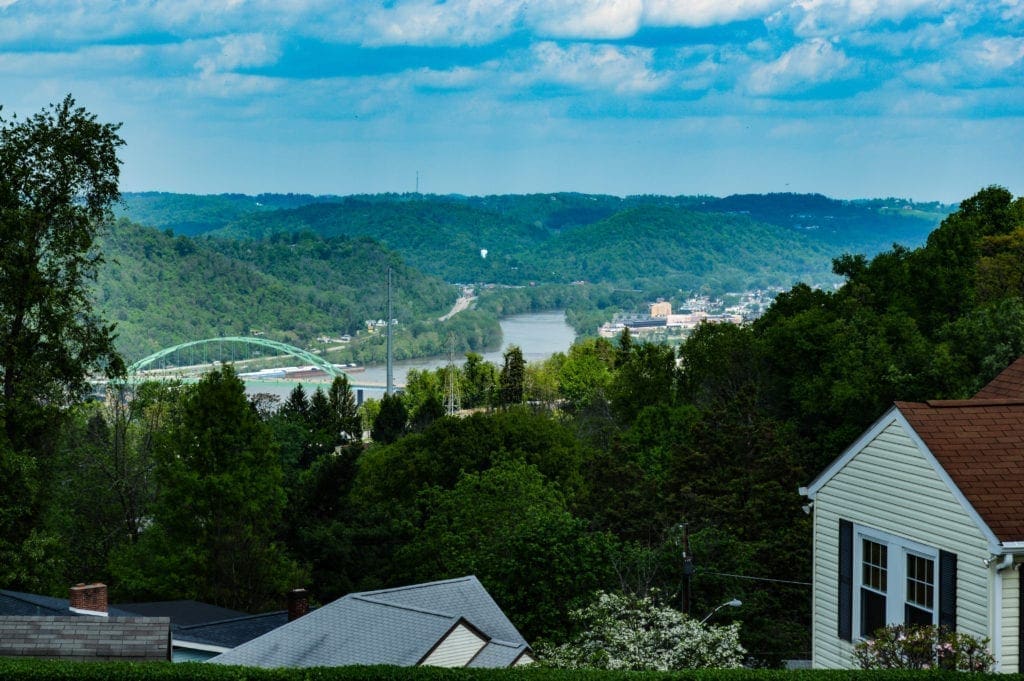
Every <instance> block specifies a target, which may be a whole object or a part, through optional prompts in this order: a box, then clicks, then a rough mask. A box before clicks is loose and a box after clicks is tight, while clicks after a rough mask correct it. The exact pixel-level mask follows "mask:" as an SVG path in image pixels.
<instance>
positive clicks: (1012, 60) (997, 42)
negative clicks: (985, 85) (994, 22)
mask: <svg viewBox="0 0 1024 681" xmlns="http://www.w3.org/2000/svg"><path fill="white" fill-rule="evenodd" d="M975 56H976V57H977V59H978V61H980V62H981V63H982V64H984V65H986V66H989V67H991V68H993V69H999V70H1004V69H1008V68H1010V67H1012V66H1016V65H1017V64H1019V63H1020V62H1021V61H1022V60H1024V38H1011V37H1009V36H1006V37H1002V38H985V39H984V40H982V41H981V44H980V45H979V47H978V49H977V50H976V51H975Z"/></svg>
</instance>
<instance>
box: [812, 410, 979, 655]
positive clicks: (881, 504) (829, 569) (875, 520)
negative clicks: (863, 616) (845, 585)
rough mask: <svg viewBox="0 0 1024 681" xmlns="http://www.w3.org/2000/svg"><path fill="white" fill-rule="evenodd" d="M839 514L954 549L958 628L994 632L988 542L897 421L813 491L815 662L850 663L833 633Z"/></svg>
mask: <svg viewBox="0 0 1024 681" xmlns="http://www.w3.org/2000/svg"><path fill="white" fill-rule="evenodd" d="M840 518H843V519H845V520H849V521H851V522H853V523H854V524H855V525H864V526H868V527H871V528H875V529H878V530H882V531H883V532H888V533H890V534H893V535H897V536H899V537H903V538H906V539H910V540H913V541H916V542H919V543H921V544H925V545H927V546H931V547H934V548H938V549H944V550H946V551H952V552H954V553H956V554H957V557H958V560H957V629H958V630H959V631H963V632H966V633H969V634H974V635H978V636H991V627H990V623H989V615H988V613H989V608H988V604H989V602H990V593H991V591H992V584H991V575H990V573H989V570H988V569H987V568H985V567H984V564H983V563H982V561H983V560H984V559H986V558H988V556H989V554H988V542H987V541H986V539H985V537H984V535H982V533H981V531H980V530H979V529H978V527H977V526H976V525H975V523H974V521H973V520H972V518H971V517H970V516H968V515H967V514H966V513H965V512H964V510H963V508H962V507H961V505H960V503H959V502H958V501H957V499H956V497H954V495H953V494H952V492H951V491H950V490H949V488H948V487H947V486H946V484H945V483H944V482H943V481H942V479H941V478H940V477H939V475H938V474H937V473H936V471H935V469H934V468H933V467H932V465H931V464H930V462H929V460H928V459H927V458H926V456H925V455H924V454H922V453H921V452H920V451H918V449H917V446H916V445H915V443H914V440H913V439H911V437H910V436H909V435H908V433H907V432H906V431H905V430H904V429H903V427H902V425H900V423H899V422H898V421H895V422H893V423H890V424H889V425H888V426H886V427H885V428H883V429H882V430H881V431H880V432H879V434H878V435H877V436H876V437H875V438H874V439H873V440H872V441H870V442H868V443H867V444H866V445H865V446H864V447H863V448H862V449H861V451H860V452H859V453H858V454H857V455H856V456H854V457H853V458H852V459H850V460H849V461H848V462H847V464H846V465H845V466H844V467H843V469H842V470H840V471H839V472H837V473H836V474H834V475H833V476H832V478H831V479H830V480H828V481H827V482H826V483H825V484H824V485H823V486H822V487H821V488H820V489H819V490H818V491H817V494H816V496H815V500H814V548H815V563H814V576H813V579H814V589H813V593H814V595H813V604H812V607H813V613H814V619H813V622H814V624H813V629H812V656H813V662H814V666H815V667H818V668H849V667H853V666H854V661H853V648H852V646H851V645H850V644H849V643H847V642H846V641H842V640H840V639H839V636H838V610H839V607H838V605H839V597H838V591H839V585H838V582H839V576H838V575H839V566H838V554H839V519H840ZM857 569H858V568H857V567H856V566H855V567H854V570H857ZM854 598H856V595H855V596H854Z"/></svg>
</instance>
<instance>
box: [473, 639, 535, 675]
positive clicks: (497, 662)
mask: <svg viewBox="0 0 1024 681" xmlns="http://www.w3.org/2000/svg"><path fill="white" fill-rule="evenodd" d="M528 649H529V646H528V645H526V643H519V644H515V643H505V642H503V641H491V642H489V643H488V644H487V645H485V646H484V649H483V650H481V651H480V652H479V653H477V654H476V657H474V658H473V659H472V660H470V661H469V664H467V665H466V666H467V667H490V668H501V667H510V666H512V665H513V664H515V662H516V660H518V659H519V657H520V656H521V655H522V654H523V653H524V652H526V651H527V650H528Z"/></svg>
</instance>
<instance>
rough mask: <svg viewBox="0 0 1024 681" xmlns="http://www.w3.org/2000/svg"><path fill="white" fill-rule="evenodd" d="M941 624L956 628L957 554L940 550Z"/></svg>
mask: <svg viewBox="0 0 1024 681" xmlns="http://www.w3.org/2000/svg"><path fill="white" fill-rule="evenodd" d="M939 626H941V627H948V628H950V629H956V554H955V553H950V552H949V551H939Z"/></svg>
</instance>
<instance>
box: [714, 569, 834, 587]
mask: <svg viewBox="0 0 1024 681" xmlns="http://www.w3.org/2000/svg"><path fill="white" fill-rule="evenodd" d="M699 574H702V575H712V576H715V577H734V578H736V579H749V580H752V581H756V582H777V583H779V584H797V585H799V586H814V584H813V583H812V582H797V581H795V580H792V579H772V578H771V577H748V576H747V575H733V574H730V573H728V572H705V571H704V570H701V571H700V573H699Z"/></svg>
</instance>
